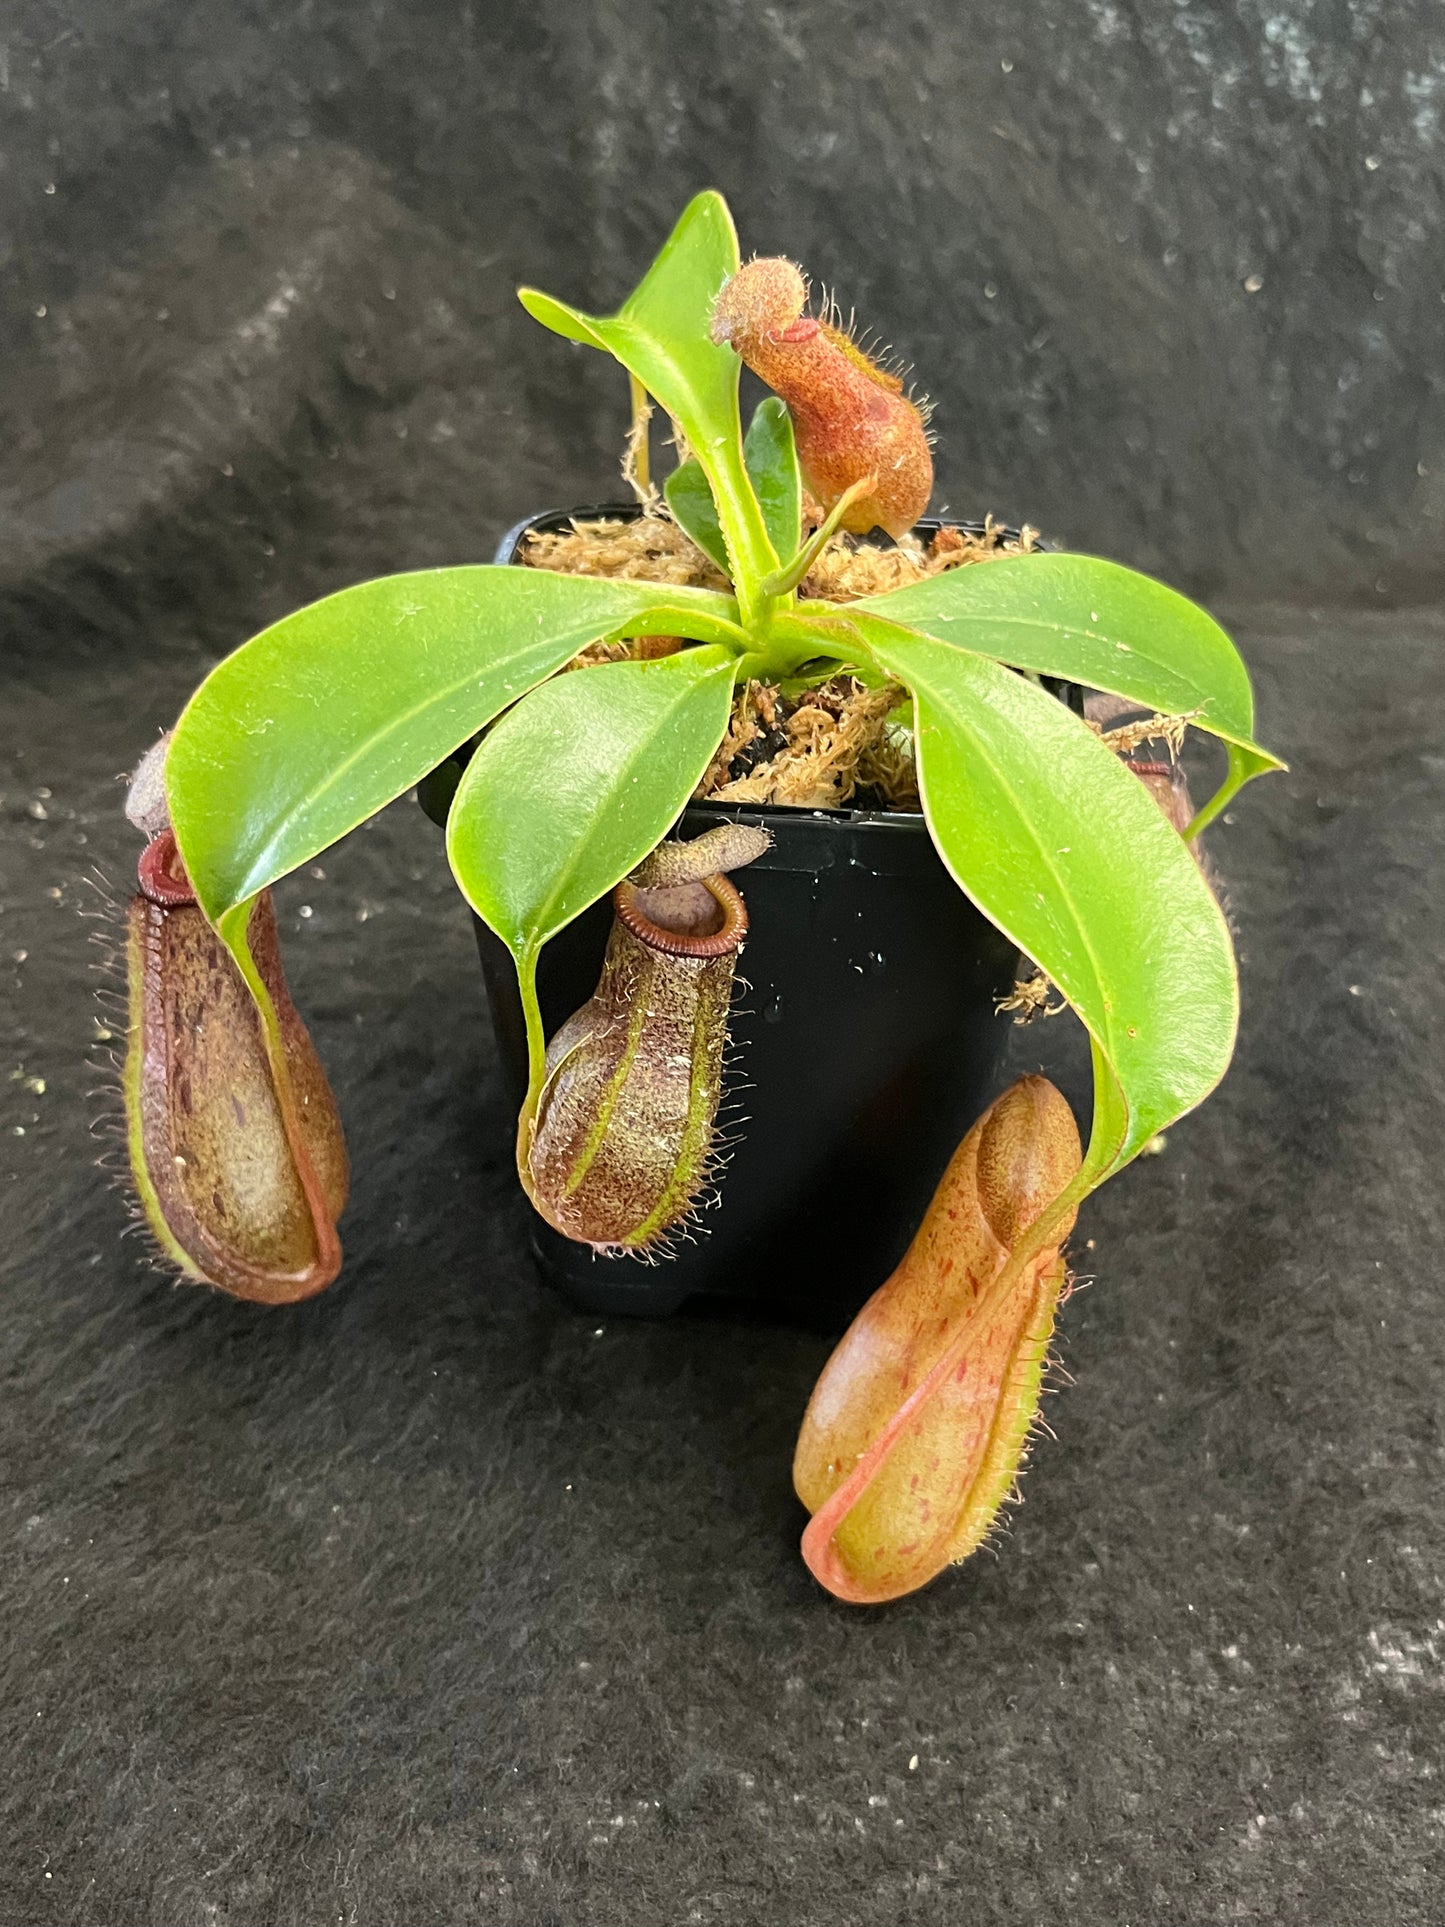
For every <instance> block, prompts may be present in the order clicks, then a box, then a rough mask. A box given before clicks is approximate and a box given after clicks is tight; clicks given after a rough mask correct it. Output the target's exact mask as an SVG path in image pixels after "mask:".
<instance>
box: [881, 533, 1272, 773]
mask: <svg viewBox="0 0 1445 1927" xmlns="http://www.w3.org/2000/svg"><path fill="white" fill-rule="evenodd" d="M848 613H849V614H850V615H865V614H869V613H871V614H874V615H879V616H883V617H886V618H887V619H888V620H889V621H891V622H898V623H902V624H903V625H904V626H905V627H906V628H909V629H917V630H920V631H921V632H922V633H923V634H925V635H929V636H933V637H935V638H936V639H937V640H938V641H940V642H947V643H951V644H953V645H954V646H955V647H956V648H959V649H968V650H971V651H973V652H974V653H975V654H977V655H982V656H992V657H993V658H995V660H997V661H999V662H1007V663H1012V664H1013V665H1014V666H1015V668H1018V669H1032V670H1035V671H1037V672H1038V673H1039V674H1041V675H1045V676H1064V677H1067V678H1069V679H1070V680H1071V681H1074V682H1079V683H1084V684H1086V685H1088V686H1089V687H1090V688H1093V689H1106V690H1109V691H1110V692H1111V693H1112V694H1114V695H1116V696H1123V697H1126V698H1127V699H1128V700H1130V701H1132V702H1137V703H1141V704H1144V705H1147V706H1148V707H1149V708H1151V709H1156V710H1159V711H1161V712H1162V713H1163V714H1165V715H1171V716H1174V715H1185V714H1191V713H1192V712H1197V714H1194V715H1192V720H1193V721H1195V722H1196V723H1197V724H1198V726H1199V727H1200V728H1201V729H1207V730H1210V731H1212V732H1213V733H1214V734H1215V735H1216V736H1222V737H1223V738H1224V739H1225V741H1226V742H1230V743H1237V744H1239V745H1241V746H1242V747H1243V748H1244V749H1245V750H1246V751H1247V752H1248V757H1249V765H1250V767H1249V770H1248V774H1250V775H1257V774H1259V773H1260V772H1261V771H1263V770H1266V769H1277V768H1279V767H1280V765H1279V763H1278V760H1277V759H1276V758H1275V757H1273V756H1271V755H1270V754H1269V752H1268V751H1267V750H1263V749H1260V748H1259V747H1258V746H1257V745H1256V744H1255V743H1254V742H1253V741H1252V740H1251V739H1252V736H1253V732H1254V698H1253V696H1252V694H1251V692H1250V687H1249V675H1248V672H1247V671H1246V669H1245V667H1244V664H1243V662H1242V661H1241V660H1240V656H1239V652H1238V650H1237V649H1236V648H1235V646H1234V644H1233V643H1232V642H1231V641H1230V639H1229V637H1228V636H1227V635H1226V634H1225V633H1224V631H1223V629H1221V628H1220V626H1219V624H1218V623H1217V622H1216V621H1215V620H1214V618H1213V617H1212V616H1209V615H1207V614H1206V613H1205V612H1204V610H1203V609H1201V608H1199V607H1198V606H1197V605H1196V604H1195V603H1193V602H1190V601H1189V600H1188V599H1187V597H1185V596H1182V595H1179V594H1178V593H1177V592H1176V591H1175V590H1173V589H1169V588H1166V587H1165V586H1164V584H1163V583H1162V582H1155V581H1153V580H1152V579H1151V578H1150V577H1149V576H1146V575H1140V574H1138V573H1137V572H1136V571H1135V570H1133V569H1125V568H1121V567H1120V565H1119V564H1118V563H1117V562H1104V561H1101V560H1100V559H1099V558H1098V557H1096V556H1087V555H1019V556H1005V557H1001V558H1000V559H999V560H998V561H996V562H988V563H978V564H974V565H972V566H970V567H968V568H962V569H950V570H947V571H946V572H945V573H944V574H942V575H936V576H931V577H930V578H929V579H928V580H927V581H924V582H914V583H910V584H909V585H908V587H907V588H904V589H893V590H890V591H889V593H888V594H886V595H880V596H870V597H868V598H866V599H865V600H863V601H861V602H858V603H856V604H854V605H853V607H852V608H851V609H850V610H849V612H848Z"/></svg>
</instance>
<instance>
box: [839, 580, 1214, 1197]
mask: <svg viewBox="0 0 1445 1927" xmlns="http://www.w3.org/2000/svg"><path fill="white" fill-rule="evenodd" d="M994 566H996V565H995V564H993V563H990V564H988V565H987V567H989V568H992V567H994ZM979 572H980V573H984V570H983V569H982V568H981V569H980V571H979ZM875 653H876V654H877V656H878V659H879V661H880V662H881V664H882V665H883V667H884V668H886V669H887V670H888V671H889V672H890V673H891V674H893V675H895V676H897V677H898V678H899V680H900V681H902V682H904V683H906V684H907V685H908V687H909V688H910V689H911V690H912V691H913V696H914V703H915V715H916V726H917V731H918V735H917V744H918V765H919V787H920V790H921V792H922V797H923V806H924V810H925V813H926V814H927V817H928V822H929V828H930V830H931V831H932V834H933V838H934V841H935V842H936V843H937V845H938V848H939V851H940V852H941V854H942V856H943V859H944V861H945V863H947V865H948V867H949V869H950V870H951V871H952V872H953V875H954V876H955V878H956V879H957V881H958V882H959V884H960V885H961V887H962V888H963V889H964V890H965V891H966V893H967V894H968V895H969V896H970V897H972V899H973V900H974V902H975V903H977V904H978V906H979V908H980V909H981V910H982V911H983V912H984V914H985V915H986V916H988V917H989V918H991V919H992V921H993V922H994V923H996V924H997V925H998V926H999V928H1000V929H1002V930H1003V931H1005V932H1006V933H1007V934H1008V935H1009V936H1010V937H1012V938H1013V939H1014V940H1015V942H1017V943H1018V944H1019V946H1020V947H1021V948H1022V949H1023V950H1025V951H1027V953H1028V954H1029V955H1030V956H1031V957H1033V958H1034V959H1035V961H1036V962H1037V963H1038V964H1040V965H1041V966H1042V968H1043V969H1044V970H1046V971H1047V972H1048V974H1049V976H1050V977H1051V978H1052V979H1053V981H1054V982H1055V983H1056V984H1057V985H1058V986H1059V988H1060V989H1061V990H1062V991H1063V992H1064V994H1065V996H1066V997H1067V998H1068V1000H1069V1002H1070V1003H1071V1004H1072V1005H1073V1007H1074V1009H1075V1010H1076V1011H1077V1012H1078V1013H1079V1015H1080V1017H1081V1018H1082V1019H1083V1021H1084V1023H1085V1024H1086V1025H1087V1027H1088V1029H1089V1031H1090V1033H1091V1034H1092V1036H1093V1038H1094V1041H1095V1044H1096V1046H1097V1049H1098V1052H1099V1053H1100V1055H1101V1056H1102V1058H1103V1059H1104V1060H1105V1063H1106V1064H1107V1067H1108V1070H1109V1073H1110V1074H1111V1076H1112V1078H1113V1079H1114V1080H1115V1081H1116V1082H1117V1084H1118V1087H1119V1095H1118V1100H1117V1102H1115V1101H1114V1099H1113V1098H1111V1097H1109V1096H1108V1095H1107V1093H1106V1094H1105V1101H1104V1102H1102V1103H1100V1104H1099V1105H1098V1113H1097V1121H1098V1124H1099V1128H1100V1130H1101V1131H1102V1132H1103V1134H1104V1140H1105V1141H1104V1142H1102V1143H1101V1142H1098V1141H1096V1143H1095V1145H1094V1146H1093V1147H1092V1149H1091V1156H1090V1161H1089V1169H1088V1172H1087V1174H1086V1176H1087V1179H1088V1181H1090V1182H1093V1183H1097V1182H1099V1181H1100V1179H1101V1178H1102V1176H1104V1175H1106V1174H1107V1170H1108V1169H1111V1168H1114V1167H1116V1166H1117V1165H1118V1164H1121V1163H1124V1162H1126V1161H1127V1160H1128V1158H1130V1157H1131V1156H1133V1154H1134V1153H1135V1152H1136V1151H1137V1150H1138V1149H1139V1147H1140V1145H1142V1144H1143V1143H1145V1142H1146V1141H1147V1140H1148V1139H1149V1138H1150V1137H1151V1136H1152V1135H1153V1134H1154V1133H1155V1132H1156V1131H1159V1130H1162V1129H1163V1128H1164V1126H1165V1125H1166V1124H1168V1123H1169V1122H1170V1121H1171V1119H1173V1118H1176V1117H1178V1116H1180V1115H1181V1114H1182V1113H1183V1112H1185V1111H1188V1110H1191V1109H1192V1108H1193V1107H1194V1106H1195V1105H1196V1104H1198V1103H1200V1102H1201V1101H1202V1100H1203V1099H1204V1098H1205V1097H1206V1096H1207V1095H1208V1093H1209V1092H1210V1091H1211V1090H1212V1089H1213V1087H1214V1086H1215V1084H1217V1083H1218V1081H1219V1079H1220V1078H1221V1077H1222V1076H1223V1075H1224V1072H1225V1069H1226V1067H1227V1066H1228V1063H1229V1058H1230V1053H1231V1051H1232V1049H1233V1044H1234V1032H1235V1025H1236V1022H1237V1017H1238V989H1237V985H1236V981H1235V974H1234V958H1233V952H1232V950H1231V947H1230V941H1229V932H1228V929H1227V927H1226V925H1225V922H1224V918H1223V916H1222V914H1221V913H1220V909H1219V906H1218V904H1217V903H1216V902H1215V900H1214V897H1213V895H1212V893H1211V892H1210V890H1209V887H1208V885H1207V884H1206V883H1205V881H1204V879H1203V877H1202V876H1201V875H1200V873H1199V869H1198V867H1197V865H1196V864H1195V862H1194V859H1193V857H1192V856H1191V855H1190V854H1189V851H1188V849H1187V847H1186V846H1185V844H1184V842H1183V840H1182V839H1181V838H1180V837H1179V835H1178V834H1177V833H1176V832H1175V831H1174V830H1173V829H1172V828H1171V827H1170V826H1169V824H1168V823H1167V822H1166V821H1165V820H1164V818H1163V816H1162V815H1161V814H1160V812H1159V810H1158V808H1157V806H1156V805H1155V803H1154V801H1153V799H1152V798H1151V797H1150V796H1149V794H1148V792H1147V791H1146V790H1145V789H1144V787H1143V785H1142V784H1141V783H1140V782H1139V781H1138V779H1137V778H1136V777H1134V776H1133V775H1131V774H1130V772H1129V771H1128V770H1127V769H1126V768H1125V767H1124V765H1123V764H1122V763H1121V762H1120V761H1119V759H1118V758H1117V757H1116V756H1114V755H1113V753H1112V752H1111V751H1110V750H1109V749H1107V748H1106V747H1105V746H1104V745H1103V744H1102V743H1100V742H1099V741H1098V739H1097V738H1096V737H1094V736H1092V735H1090V733H1089V732H1088V731H1087V730H1086V729H1085V728H1084V726H1083V724H1082V723H1081V722H1080V721H1079V720H1078V718H1077V717H1075V716H1073V715H1071V714H1070V712H1069V711H1068V710H1066V709H1065V708H1064V706H1063V705H1062V704H1061V703H1059V702H1057V701H1055V699H1054V698H1053V697H1052V696H1050V695H1048V694H1047V693H1046V692H1045V691H1043V690H1041V689H1039V688H1037V687H1036V686H1035V685H1034V684H1032V683H1030V682H1028V681H1026V680H1025V679H1024V678H1023V677H1021V676H1016V675H1013V674H1011V673H1010V672H1009V671H1008V670H1007V669H1004V668H1001V667H1000V666H999V665H998V664H997V663H994V662H990V661H988V660H987V659H986V658H985V657H981V656H973V655H969V654H968V653H967V652H965V651H964V650H961V649H955V648H951V647H949V646H948V645H947V644H943V643H938V642H935V641H933V640H931V639H930V638H926V637H922V636H917V637H907V636H900V635H898V634H896V633H895V634H892V635H890V636H889V637H888V639H887V640H886V641H884V642H879V643H876V644H875ZM1101 1158H1102V1159H1103V1161H1102V1163H1101Z"/></svg>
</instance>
